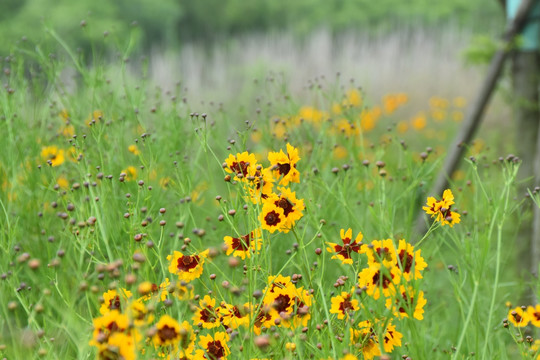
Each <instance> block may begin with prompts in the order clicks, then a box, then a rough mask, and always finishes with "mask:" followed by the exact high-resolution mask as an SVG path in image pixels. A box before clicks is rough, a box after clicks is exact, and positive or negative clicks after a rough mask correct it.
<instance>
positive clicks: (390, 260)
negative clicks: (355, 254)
mask: <svg viewBox="0 0 540 360" xmlns="http://www.w3.org/2000/svg"><path fill="white" fill-rule="evenodd" d="M360 253H361V254H362V253H363V254H366V255H367V257H368V264H369V265H375V264H381V265H382V266H384V267H392V266H395V265H396V264H397V258H396V248H395V246H394V242H393V241H392V239H386V240H373V241H372V242H371V244H370V245H367V244H364V245H362V248H361V250H360Z"/></svg>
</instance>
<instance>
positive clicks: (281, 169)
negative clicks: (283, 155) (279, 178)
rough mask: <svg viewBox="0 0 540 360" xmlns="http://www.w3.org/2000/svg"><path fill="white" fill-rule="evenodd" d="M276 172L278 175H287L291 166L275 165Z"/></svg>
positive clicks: (287, 164) (286, 164)
mask: <svg viewBox="0 0 540 360" xmlns="http://www.w3.org/2000/svg"><path fill="white" fill-rule="evenodd" d="M277 171H278V172H279V174H280V175H284V176H285V175H287V174H288V173H289V171H291V164H289V163H285V164H279V163H278V164H277Z"/></svg>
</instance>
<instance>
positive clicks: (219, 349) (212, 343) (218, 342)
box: [195, 331, 231, 359]
mask: <svg viewBox="0 0 540 360" xmlns="http://www.w3.org/2000/svg"><path fill="white" fill-rule="evenodd" d="M228 342H229V334H227V333H226V332H223V331H220V332H216V333H215V334H214V336H212V335H206V336H201V337H200V341H199V346H200V347H202V348H203V350H197V352H198V353H199V354H197V353H196V354H195V356H196V358H197V357H198V358H200V356H201V355H203V356H204V358H207V359H226V358H227V357H228V356H229V354H230V353H231V350H230V349H229V346H228V345H227V343H228ZM201 352H202V354H201ZM205 355H208V357H207V356H205Z"/></svg>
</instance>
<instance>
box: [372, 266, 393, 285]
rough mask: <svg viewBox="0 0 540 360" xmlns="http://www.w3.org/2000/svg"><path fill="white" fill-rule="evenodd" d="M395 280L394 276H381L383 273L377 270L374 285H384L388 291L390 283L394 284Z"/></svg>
mask: <svg viewBox="0 0 540 360" xmlns="http://www.w3.org/2000/svg"><path fill="white" fill-rule="evenodd" d="M393 278H394V275H393V274H390V276H389V275H388V274H381V271H380V270H377V272H376V273H375V275H373V279H372V281H373V284H376V285H382V287H383V288H384V289H387V288H388V286H389V285H390V283H391V282H392V279H393Z"/></svg>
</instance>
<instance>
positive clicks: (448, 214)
mask: <svg viewBox="0 0 540 360" xmlns="http://www.w3.org/2000/svg"><path fill="white" fill-rule="evenodd" d="M452 205H454V194H452V191H451V190H450V189H446V190H444V193H443V198H442V200H437V199H435V198H434V197H431V196H430V197H428V199H427V204H426V206H424V207H422V209H424V211H425V212H426V213H427V214H428V215H431V217H432V218H434V217H435V221H438V222H440V223H441V225H442V226H444V225H450V227H453V226H454V224H459V222H460V221H461V220H460V215H459V214H458V213H456V212H453V211H452V210H451V209H452Z"/></svg>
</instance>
